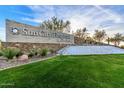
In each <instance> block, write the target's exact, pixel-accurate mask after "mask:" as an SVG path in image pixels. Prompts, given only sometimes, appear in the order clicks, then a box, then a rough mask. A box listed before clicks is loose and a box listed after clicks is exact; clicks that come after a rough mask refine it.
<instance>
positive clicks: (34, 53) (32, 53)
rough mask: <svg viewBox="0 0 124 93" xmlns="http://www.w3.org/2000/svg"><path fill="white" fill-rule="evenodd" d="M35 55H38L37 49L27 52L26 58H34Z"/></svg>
mask: <svg viewBox="0 0 124 93" xmlns="http://www.w3.org/2000/svg"><path fill="white" fill-rule="evenodd" d="M37 54H38V51H37V49H31V50H29V54H28V56H29V57H32V56H35V55H37Z"/></svg>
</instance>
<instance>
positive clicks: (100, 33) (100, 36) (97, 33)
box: [94, 30, 106, 43]
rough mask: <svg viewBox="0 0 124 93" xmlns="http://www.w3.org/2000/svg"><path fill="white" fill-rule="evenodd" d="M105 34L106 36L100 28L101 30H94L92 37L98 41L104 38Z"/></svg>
mask: <svg viewBox="0 0 124 93" xmlns="http://www.w3.org/2000/svg"><path fill="white" fill-rule="evenodd" d="M105 36H106V32H105V30H102V31H99V30H95V33H94V39H95V40H96V41H98V42H99V43H100V42H101V41H102V40H103V39H104V38H105Z"/></svg>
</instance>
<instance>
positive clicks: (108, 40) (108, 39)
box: [106, 37, 111, 45]
mask: <svg viewBox="0 0 124 93" xmlns="http://www.w3.org/2000/svg"><path fill="white" fill-rule="evenodd" d="M110 39H111V38H109V37H108V38H107V39H106V41H107V42H108V45H109V44H110V42H111V40H110Z"/></svg>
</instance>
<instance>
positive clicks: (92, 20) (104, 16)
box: [23, 6, 124, 34]
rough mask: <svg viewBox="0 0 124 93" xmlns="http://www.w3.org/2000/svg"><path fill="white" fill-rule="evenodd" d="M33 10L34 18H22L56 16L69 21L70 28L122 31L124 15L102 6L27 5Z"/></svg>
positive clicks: (108, 31) (111, 31)
mask: <svg viewBox="0 0 124 93" xmlns="http://www.w3.org/2000/svg"><path fill="white" fill-rule="evenodd" d="M28 8H30V9H31V10H32V11H33V12H34V18H33V19H30V18H23V19H24V20H28V21H33V22H37V23H39V22H41V21H44V20H47V19H49V18H51V17H52V16H57V17H59V18H63V19H64V20H69V21H70V22H71V29H72V30H73V31H75V30H76V29H77V28H83V27H87V28H88V30H89V32H93V30H95V29H100V28H104V29H105V30H106V31H107V33H109V34H110V33H116V32H123V29H124V27H123V26H118V25H119V24H124V16H123V15H120V14H118V13H116V11H114V10H110V9H108V8H105V7H104V8H103V7H102V6H28Z"/></svg>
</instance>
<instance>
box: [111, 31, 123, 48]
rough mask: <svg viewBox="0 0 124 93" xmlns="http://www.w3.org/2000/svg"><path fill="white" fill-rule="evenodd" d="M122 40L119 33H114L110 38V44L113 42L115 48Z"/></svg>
mask: <svg viewBox="0 0 124 93" xmlns="http://www.w3.org/2000/svg"><path fill="white" fill-rule="evenodd" d="M122 40H123V36H122V34H120V33H116V34H115V35H114V37H113V38H111V42H113V43H114V45H115V46H119V45H120V42H121V41H122Z"/></svg>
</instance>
